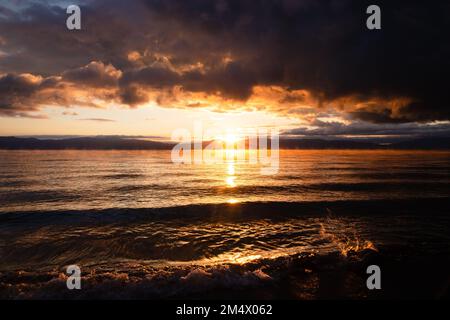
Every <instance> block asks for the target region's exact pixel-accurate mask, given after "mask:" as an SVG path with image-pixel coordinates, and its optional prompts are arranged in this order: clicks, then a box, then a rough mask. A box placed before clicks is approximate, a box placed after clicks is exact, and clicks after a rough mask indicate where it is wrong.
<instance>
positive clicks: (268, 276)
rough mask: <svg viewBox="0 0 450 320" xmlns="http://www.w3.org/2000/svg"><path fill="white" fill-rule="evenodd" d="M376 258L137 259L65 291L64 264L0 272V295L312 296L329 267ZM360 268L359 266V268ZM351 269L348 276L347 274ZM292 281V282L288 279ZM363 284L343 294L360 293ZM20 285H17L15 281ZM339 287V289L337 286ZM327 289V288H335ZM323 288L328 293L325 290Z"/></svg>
mask: <svg viewBox="0 0 450 320" xmlns="http://www.w3.org/2000/svg"><path fill="white" fill-rule="evenodd" d="M376 259H379V257H378V254H377V253H376V252H375V251H373V250H362V251H359V252H353V253H352V254H350V255H349V256H347V257H344V256H342V255H339V254H336V253H333V254H328V255H304V254H296V255H292V256H288V257H279V258H276V259H261V260H257V261H252V262H249V263H244V264H221V265H201V264H196V263H189V264H184V265H175V266H170V265H169V266H166V267H163V268H155V267H154V266H152V265H148V264H146V263H145V262H142V261H126V262H117V263H115V264H107V265H101V264H99V265H93V266H86V267H83V268H82V290H73V291H69V290H67V287H66V280H67V275H66V273H65V272H64V270H65V268H61V269H54V270H51V271H46V272H35V271H31V270H19V271H13V272H3V273H0V298H2V299H11V298H14V299H176V298H190V299H195V298H199V297H203V298H205V297H206V298H223V297H228V298H231V297H233V298H239V297H245V298H265V299H269V298H272V299H274V298H275V299H276V298H278V299H279V298H306V299H308V298H316V297H321V296H322V297H323V296H325V295H327V294H332V293H331V292H323V290H322V291H321V290H319V287H318V282H320V281H321V279H320V278H321V277H325V276H326V273H328V272H329V271H330V270H335V271H336V272H341V273H342V272H343V271H345V270H346V269H350V270H354V271H353V272H349V275H345V276H344V278H347V277H348V278H351V277H352V276H353V274H356V275H358V273H359V274H360V276H361V275H362V273H361V272H360V271H359V270H358V269H362V267H363V266H364V265H366V264H367V263H368V262H372V261H375V260H376ZM361 271H362V270H361ZM350 273H351V274H350ZM293 280H295V281H293ZM363 283H364V282H363V281H361V284H359V285H358V286H357V287H356V288H353V289H351V290H350V291H351V292H349V293H348V294H350V295H355V296H356V295H361V294H363V292H365V289H364V287H363V285H362V284H363ZM18 284H20V286H19V285H18ZM341 289H342V288H341ZM341 289H339V288H333V290H341ZM328 291H332V290H331V289H328Z"/></svg>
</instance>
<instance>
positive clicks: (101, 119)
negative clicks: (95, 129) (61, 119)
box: [78, 118, 116, 122]
mask: <svg viewBox="0 0 450 320" xmlns="http://www.w3.org/2000/svg"><path fill="white" fill-rule="evenodd" d="M78 120H80V121H96V122H116V120H112V119H106V118H86V119H78Z"/></svg>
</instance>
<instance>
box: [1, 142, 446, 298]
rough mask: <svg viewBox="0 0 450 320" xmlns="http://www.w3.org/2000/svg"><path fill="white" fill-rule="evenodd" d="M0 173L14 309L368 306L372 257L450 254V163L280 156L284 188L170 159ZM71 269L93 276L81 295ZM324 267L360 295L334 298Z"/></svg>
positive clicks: (247, 173) (118, 159)
mask: <svg viewBox="0 0 450 320" xmlns="http://www.w3.org/2000/svg"><path fill="white" fill-rule="evenodd" d="M0 163H1V167H0V204H1V208H0V254H1V259H0V296H1V297H5V298H30V297H31V298H49V297H53V298H55V297H57V298H59V297H63V298H72V297H78V298H79V297H88V298H92V297H94V298H108V297H109V298H127V297H138V298H142V297H143V298H165V297H186V296H191V295H193V296H196V295H197V296H199V297H204V296H209V295H210V294H211V292H214V294H215V296H216V297H217V296H218V297H228V296H229V294H230V293H229V292H233V296H234V295H235V294H238V293H239V292H241V293H242V292H246V294H245V297H259V298H261V297H263V298H264V297H267V298H274V297H275V296H277V294H278V295H279V294H280V292H279V290H281V291H282V292H283V293H282V294H281V297H288V298H305V299H308V298H317V297H328V296H332V297H334V296H339V297H343V296H345V297H349V296H350V297H352V296H356V297H362V296H366V295H368V293H367V292H366V291H365V289H364V282H363V281H360V282H358V281H359V280H357V279H358V277H359V276H361V275H360V273H357V272H356V271H354V269H352V268H356V269H357V267H355V263H356V266H359V267H360V266H361V265H363V264H364V263H366V260H364V259H366V257H367V255H369V256H370V257H373V254H376V258H377V259H380V257H383V259H387V261H391V259H394V258H393V257H398V256H400V257H404V256H407V257H417V258H419V257H423V256H425V257H427V258H426V260H429V261H431V259H437V261H438V262H442V261H444V262H447V261H448V258H447V260H445V259H444V260H442V259H441V258H439V257H440V256H444V257H448V256H449V254H450V250H449V240H450V232H449V231H450V217H449V215H448V209H449V206H448V205H449V201H448V195H449V191H450V184H449V180H450V153H448V152H431V151H423V152H422V151H342V150H339V151H337V150H322V151H313V150H308V151H303V150H290V151H281V152H280V168H279V173H278V174H276V175H272V176H262V175H261V174H260V167H259V166H258V165H252V164H248V163H245V162H238V161H229V162H227V163H224V164H221V165H175V164H173V163H172V162H171V161H170V151H0ZM436 257H437V258H436ZM421 261H422V260H421ZM69 264H76V265H79V266H80V267H81V268H82V270H83V272H84V274H85V281H86V284H85V290H82V291H81V292H77V293H76V295H75V293H70V292H68V291H67V289H65V282H64V281H65V280H64V279H65V272H64V270H65V269H64V268H65V267H66V266H67V265H69ZM344 265H345V267H343V266H344ZM349 266H353V267H351V268H350V267H349ZM359 267H358V268H359ZM324 268H325V269H326V268H331V269H333V270H334V269H335V268H338V270H339V272H340V273H339V274H341V276H339V277H341V278H342V277H344V278H345V279H344V280H345V281H347V282H348V281H350V282H352V281H356V282H357V284H358V285H356V286H352V287H351V288H353V289H345V288H346V287H345V286H341V285H336V288H334V289H333V288H332V289H327V290H325V291H324V289H323V285H322V286H321V285H320V282H321V281H322V282H323V272H324V271H323V270H325V269H324ZM342 268H344V269H342ZM356 269H355V270H356ZM343 270H346V271H345V272H350V271H348V270H353V271H351V272H353V273H351V272H350V273H349V274H347V273H345V276H342V272H344V271H343ZM355 272H356V275H355ZM358 272H359V271H358ZM444 274H445V272H444ZM447 274H448V272H447ZM286 277H287V278H290V279H291V280H292V281H291V282H289V281H288V282H285V281H287V280H286ZM321 279H322V280H321ZM355 279H356V280H355ZM300 280H301V281H300ZM341 280H342V279H341ZM344 280H342V281H344ZM283 281H284V282H283ZM345 281H344V282H345ZM436 285H438V284H436ZM340 287H342V288H344V289H345V290H346V291H345V292H343V293H339V294H335V295H333V294H334V293H333V292H334V291H333V290H337V288H340ZM321 288H322V289H321ZM349 288H350V287H349ZM344 289H342V290H344ZM236 290H237V291H238V293H236ZM330 290H331V291H330ZM430 290H431V289H430ZM433 290H434V289H433ZM249 292H250V293H249ZM433 292H434V291H433ZM220 294H222V296H221V295H220ZM71 295H72V296H71ZM74 295H75V296H74ZM261 295H262V296H261Z"/></svg>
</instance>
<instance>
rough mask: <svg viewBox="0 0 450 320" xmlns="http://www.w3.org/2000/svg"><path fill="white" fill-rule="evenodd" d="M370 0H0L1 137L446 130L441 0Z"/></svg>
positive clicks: (447, 47)
mask: <svg viewBox="0 0 450 320" xmlns="http://www.w3.org/2000/svg"><path fill="white" fill-rule="evenodd" d="M372 2H373V1H372ZM375 2H376V3H377V4H378V5H379V6H380V8H381V17H382V29H381V30H368V29H367V28H366V19H367V18H368V15H367V14H366V8H367V6H368V5H370V4H373V3H371V2H370V3H369V2H366V1H361V0H358V1H357V0H339V1H336V0H323V1H317V0H277V1H276V0H215V1H211V0H189V1H185V0H130V1H119V0H96V1H89V0H85V1H76V0H73V1H56V0H54V1H53V0H47V1H32V0H9V1H8V0H6V1H5V0H3V1H1V2H0V135H2V136H10V135H16V136H18V135H136V136H138V135H139V136H160V137H170V135H171V133H172V132H173V131H174V130H175V129H178V128H187V129H190V128H192V127H193V125H194V123H195V122H199V121H200V122H201V123H202V124H203V126H204V127H214V128H224V129H230V128H231V129H232V128H247V127H251V128H255V127H264V128H277V129H279V130H280V132H281V133H282V134H284V135H287V136H292V137H305V136H306V137H347V138H348V137H351V138H373V139H376V138H380V137H391V136H392V137H422V136H449V135H450V122H449V120H450V108H449V107H450V106H449V101H450V99H449V98H450V90H449V89H448V76H449V74H450V61H449V57H450V41H449V40H448V39H450V19H448V17H449V16H450V2H448V1H434V2H433V4H432V5H430V4H429V3H427V2H425V1H402V0H400V1H375ZM69 4H76V5H79V6H80V8H81V14H82V18H81V30H72V31H70V30H68V29H67V28H66V19H67V17H68V15H67V14H66V8H67V6H68V5H69Z"/></svg>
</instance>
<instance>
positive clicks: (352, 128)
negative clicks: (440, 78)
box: [283, 120, 450, 137]
mask: <svg viewBox="0 0 450 320" xmlns="http://www.w3.org/2000/svg"><path fill="white" fill-rule="evenodd" d="M283 134H284V135H288V136H321V137H342V136H369V137H376V136H450V122H448V121H444V122H431V123H427V124H421V123H401V124H398V123H397V124H392V123H386V124H374V123H368V122H364V121H354V122H349V123H345V122H338V121H321V120H315V121H314V122H313V123H312V124H311V126H308V127H300V128H296V129H291V130H286V131H285V132H283Z"/></svg>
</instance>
